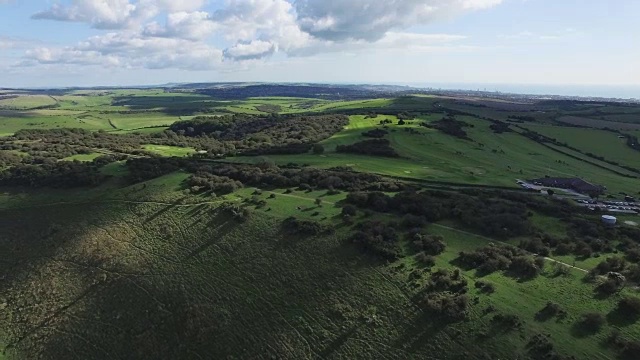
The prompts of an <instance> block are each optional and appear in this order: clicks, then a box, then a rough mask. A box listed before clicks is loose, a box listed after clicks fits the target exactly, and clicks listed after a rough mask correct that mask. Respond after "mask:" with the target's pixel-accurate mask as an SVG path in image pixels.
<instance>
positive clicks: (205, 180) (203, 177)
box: [187, 172, 243, 195]
mask: <svg viewBox="0 0 640 360" xmlns="http://www.w3.org/2000/svg"><path fill="white" fill-rule="evenodd" d="M187 184H188V185H189V187H191V189H193V190H195V191H196V192H199V191H210V192H213V193H215V194H216V195H226V194H230V193H232V192H234V191H236V190H238V189H240V188H242V187H243V186H242V183H241V182H239V181H237V180H233V179H231V178H228V177H226V176H217V175H213V174H209V173H206V172H198V173H195V174H193V175H191V176H190V177H189V179H188V180H187Z"/></svg>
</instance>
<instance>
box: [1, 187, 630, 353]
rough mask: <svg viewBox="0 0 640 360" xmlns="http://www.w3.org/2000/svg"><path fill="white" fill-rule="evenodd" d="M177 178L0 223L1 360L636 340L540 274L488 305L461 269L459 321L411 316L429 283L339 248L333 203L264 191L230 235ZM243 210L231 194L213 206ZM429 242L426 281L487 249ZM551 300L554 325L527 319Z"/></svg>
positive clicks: (485, 348)
mask: <svg viewBox="0 0 640 360" xmlns="http://www.w3.org/2000/svg"><path fill="white" fill-rule="evenodd" d="M181 179H184V176H183V175H181V174H174V175H170V176H167V177H164V178H160V179H157V180H154V181H151V182H149V183H148V184H147V186H145V187H144V188H141V187H140V185H134V186H130V187H124V188H120V189H113V188H112V191H111V192H110V193H106V192H102V191H101V190H100V189H96V190H95V191H90V192H89V193H86V192H83V193H75V192H67V195H66V197H65V199H66V200H67V201H73V200H74V199H77V200H76V201H82V199H83V198H84V199H87V200H85V202H78V203H76V204H58V205H55V206H53V205H50V206H37V201H36V202H33V203H32V204H31V205H26V206H25V207H23V208H21V209H15V208H14V209H12V210H2V211H0V212H1V213H2V217H0V218H1V219H2V220H0V226H2V227H3V229H5V231H3V232H2V234H1V235H0V250H2V251H0V254H2V255H0V267H2V273H3V274H7V275H6V277H5V278H4V280H3V281H2V282H0V300H1V301H0V304H2V306H3V307H4V311H3V312H2V313H0V329H2V330H3V331H2V332H0V334H2V338H0V343H4V344H5V345H6V346H7V348H6V349H5V350H6V353H5V356H8V357H9V358H44V359H47V358H83V359H102V358H131V357H146V358H148V357H153V358H211V357H213V358H225V357H229V356H233V357H237V358H263V357H272V356H274V357H278V358H295V359H300V358H316V357H327V358H381V357H383V358H397V359H401V358H408V357H413V358H424V357H428V356H434V354H438V355H437V357H438V358H442V359H456V358H460V357H465V358H470V359H483V358H486V357H491V358H510V357H513V356H514V354H521V355H526V354H529V350H528V346H527V344H528V343H529V342H530V340H531V339H532V338H533V337H534V336H535V335H536V334H549V335H550V337H551V341H552V343H553V344H554V346H555V348H556V350H557V351H559V352H560V353H564V354H572V355H574V356H576V358H585V359H586V358H589V359H609V358H613V357H614V356H615V352H614V350H613V349H611V348H607V347H604V346H602V344H601V343H602V342H603V341H604V340H605V339H606V337H607V336H608V334H609V330H610V329H609V328H608V327H607V328H605V329H603V330H602V331H600V332H598V334H596V335H593V336H592V335H588V336H585V335H582V334H581V333H580V332H576V331H577V330H575V331H574V330H572V329H573V328H572V326H573V324H574V323H575V321H576V320H577V319H578V318H579V317H580V316H581V315H582V314H583V313H585V312H588V311H599V312H601V313H603V314H613V315H611V319H612V320H611V325H610V326H613V327H616V328H619V329H620V330H621V331H622V335H623V336H625V337H628V338H633V337H637V336H640V325H638V324H634V325H631V324H629V323H625V322H624V321H623V320H622V319H618V318H616V317H615V314H616V313H615V306H616V305H615V304H616V302H617V300H618V298H619V297H618V296H613V297H610V298H607V299H604V300H595V299H594V297H593V296H594V295H593V289H592V285H590V284H585V283H584V282H583V281H582V276H583V273H582V272H581V271H579V270H573V271H572V272H571V273H569V274H568V275H566V276H560V277H557V276H556V275H554V272H553V269H552V266H551V265H548V267H547V268H546V270H545V273H544V274H543V275H542V276H540V277H538V278H536V279H534V280H530V281H518V280H515V279H513V278H511V277H508V276H506V275H503V274H499V273H495V274H493V275H490V276H487V277H485V278H484V279H483V280H484V281H489V282H491V283H493V284H494V285H495V292H494V293H493V294H491V295H487V294H483V293H482V292H480V290H478V289H475V288H474V287H473V284H474V282H475V281H476V280H477V279H478V275H477V274H476V272H475V271H472V270H470V271H463V272H462V276H463V277H464V278H465V279H466V280H467V281H468V282H469V283H470V286H469V287H470V290H469V291H470V292H469V296H470V297H471V298H472V299H474V301H473V305H472V307H471V312H470V315H469V320H468V321H465V322H449V321H443V320H442V319H439V318H436V317H434V316H431V315H429V314H428V313H425V312H424V310H422V308H421V307H420V306H419V304H418V302H417V301H418V300H417V296H418V294H419V289H420V286H416V285H419V284H422V283H424V281H425V280H426V279H427V278H428V277H429V275H428V274H429V270H428V269H425V268H424V267H423V266H422V265H420V264H419V263H417V262H416V261H415V260H414V258H413V257H411V256H410V257H407V258H405V259H403V260H401V261H400V262H394V263H390V264H385V263H380V262H377V261H374V260H372V259H371V258H369V257H367V256H363V255H362V254H360V253H359V252H358V251H357V250H356V248H355V247H354V246H353V245H352V244H350V242H349V241H347V239H346V238H347V236H349V234H350V232H351V228H350V227H349V226H346V227H345V226H344V225H340V223H341V222H340V220H338V219H336V218H335V217H336V216H337V215H338V214H339V209H337V208H335V205H334V204H335V203H336V202H338V201H340V200H341V199H342V198H343V197H344V195H335V196H330V197H322V196H323V194H322V193H304V192H293V193H288V194H285V192H284V191H283V190H275V191H274V192H273V193H276V194H277V195H276V197H275V198H271V194H272V192H265V191H263V192H262V193H261V194H260V195H258V196H259V197H260V198H263V199H265V200H266V201H267V203H268V205H267V206H266V207H262V208H260V209H255V210H254V211H252V213H251V215H250V217H249V219H248V220H247V221H246V222H243V223H238V222H237V220H234V219H233V218H231V217H230V216H228V215H227V214H226V212H224V211H222V210H220V205H221V201H222V199H215V198H213V199H212V198H206V197H201V196H193V195H186V196H185V193H184V192H183V191H182V190H181V185H180V183H181ZM37 195H38V194H34V196H35V197H36V198H37ZM96 196H97V198H96V199H95V200H90V199H91V198H92V197H96ZM252 197H255V195H254V191H253V190H252V189H245V190H242V191H240V192H238V193H236V194H233V195H230V196H228V197H227V200H226V201H232V202H235V201H237V200H236V199H247V198H252ZM317 197H322V199H323V203H322V207H320V208H318V207H317V206H316V205H315V204H314V202H315V201H314V200H315V198H317ZM23 200H24V199H23ZM38 201H42V199H40V200H38ZM3 203H5V204H9V202H8V201H7V199H6V198H5V199H4V200H3ZM22 203H25V201H22ZM298 209H302V210H298ZM307 209H318V212H320V215H316V218H317V219H318V221H320V222H321V223H325V224H334V226H336V229H337V231H336V233H335V234H332V235H317V236H299V235H291V234H287V233H286V232H284V231H283V230H282V228H281V223H282V220H283V219H284V218H285V217H288V216H290V215H296V216H299V217H300V216H301V217H303V218H304V217H306V216H309V218H313V216H311V215H310V214H311V211H307ZM322 219H324V220H322ZM428 231H429V233H431V234H436V235H441V236H443V238H444V239H445V242H446V245H447V248H446V250H445V252H444V253H443V254H441V255H440V256H438V257H437V258H436V265H435V267H434V269H436V268H447V269H454V265H453V263H455V261H454V260H455V259H456V258H457V254H458V253H459V252H460V251H470V250H473V249H476V248H479V247H482V246H485V245H487V244H488V243H489V242H490V241H491V240H489V239H487V238H484V237H481V236H476V235H473V234H469V233H465V232H462V231H460V230H456V229H453V228H451V227H450V225H449V224H444V225H438V224H434V225H431V226H429V227H428ZM551 300H553V301H554V302H556V303H558V304H559V305H560V306H561V307H562V308H563V309H564V310H565V311H566V312H567V314H568V315H567V317H566V318H564V319H562V320H556V319H545V320H535V317H536V313H537V312H539V311H540V310H541V309H542V308H543V307H544V306H545V304H546V303H547V302H548V301H551ZM488 308H491V309H492V310H491V312H490V313H487V312H486V309H488ZM496 314H505V315H515V316H516V317H517V319H518V321H519V322H521V325H520V327H518V328H513V329H512V328H509V327H507V328H505V327H504V325H503V324H502V323H499V322H496V320H495V319H494V317H495V315H496Z"/></svg>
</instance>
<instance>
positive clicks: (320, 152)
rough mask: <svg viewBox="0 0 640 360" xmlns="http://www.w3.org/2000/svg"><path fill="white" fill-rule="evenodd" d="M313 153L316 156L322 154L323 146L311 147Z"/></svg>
mask: <svg viewBox="0 0 640 360" xmlns="http://www.w3.org/2000/svg"><path fill="white" fill-rule="evenodd" d="M313 153H314V154H316V155H320V154H324V146H322V145H321V144H315V145H313Z"/></svg>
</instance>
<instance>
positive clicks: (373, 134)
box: [362, 129, 389, 139]
mask: <svg viewBox="0 0 640 360" xmlns="http://www.w3.org/2000/svg"><path fill="white" fill-rule="evenodd" d="M388 134H389V132H388V131H387V130H383V129H373V130H369V131H365V132H363V133H362V136H364V137H370V138H375V139H382V138H383V137H385V136H386V135H388Z"/></svg>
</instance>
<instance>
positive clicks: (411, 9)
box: [0, 0, 503, 70]
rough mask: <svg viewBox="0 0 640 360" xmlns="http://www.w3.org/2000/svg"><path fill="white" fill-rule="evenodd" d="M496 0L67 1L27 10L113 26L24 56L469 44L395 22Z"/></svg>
mask: <svg viewBox="0 0 640 360" xmlns="http://www.w3.org/2000/svg"><path fill="white" fill-rule="evenodd" d="M0 1H3V0H0ZM502 1H503V0H393V1H378V0H349V1H344V0H296V1H292V0H225V1H224V3H223V5H222V7H221V8H219V9H218V10H217V11H214V12H212V13H209V12H206V11H204V10H203V7H204V5H206V4H207V3H208V0H182V1H177V0H175V1H174V0H72V1H71V3H69V4H67V5H59V4H55V5H53V6H51V7H50V8H49V9H47V10H45V11H43V12H40V13H37V14H35V15H34V16H33V17H34V18H36V19H50V20H59V21H74V22H84V23H87V24H90V25H91V26H92V27H94V28H97V29H110V30H112V31H113V32H110V33H106V34H103V35H99V36H94V37H92V38H90V39H87V40H86V41H83V42H81V43H79V44H76V45H75V46H67V47H61V48H48V47H41V48H38V49H33V50H31V51H29V52H27V54H26V56H25V61H24V62H23V65H33V64H55V63H60V64H94V65H101V64H102V65H105V66H122V67H141V68H179V69H190V70H207V69H219V68H220V66H221V63H222V62H223V59H225V60H231V61H238V62H243V61H247V60H257V59H262V58H266V57H269V56H271V55H273V54H274V53H277V52H282V53H285V54H287V55H289V56H311V55H315V54H319V53H323V52H355V51H363V50H367V49H375V50H382V49H411V50H413V51H436V50H437V51H440V50H447V48H448V47H450V49H452V50H460V49H468V47H466V48H465V47H464V45H460V44H458V42H460V41H462V40H464V39H465V37H462V36H457V35H446V34H412V33H406V32H402V31H401V30H402V29H406V28H409V27H411V26H414V25H418V24H428V23H430V22H432V21H435V20H438V19H440V18H445V17H449V16H451V15H454V14H457V13H461V12H464V11H473V10H479V9H485V8H489V7H492V6H496V5H497V4H499V3H501V2H502ZM214 35H216V36H218V39H220V38H223V39H225V40H226V42H227V43H228V45H227V46H226V49H224V50H220V49H218V48H216V47H214V46H211V45H210V42H209V41H210V39H211V38H212V37H213V36H214ZM229 63H230V62H229V61H226V62H225V65H224V66H225V67H227V66H229Z"/></svg>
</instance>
